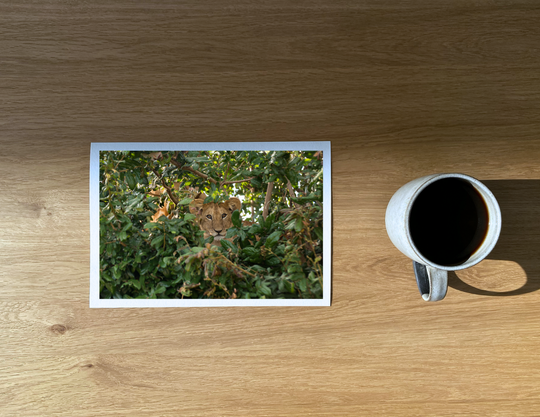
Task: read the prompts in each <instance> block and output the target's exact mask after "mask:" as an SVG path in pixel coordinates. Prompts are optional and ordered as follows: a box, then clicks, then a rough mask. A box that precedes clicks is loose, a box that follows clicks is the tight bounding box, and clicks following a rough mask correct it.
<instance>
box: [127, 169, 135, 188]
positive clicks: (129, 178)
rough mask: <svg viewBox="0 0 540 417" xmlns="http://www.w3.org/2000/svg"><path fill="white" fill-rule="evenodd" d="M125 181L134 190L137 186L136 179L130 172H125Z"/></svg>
mask: <svg viewBox="0 0 540 417" xmlns="http://www.w3.org/2000/svg"><path fill="white" fill-rule="evenodd" d="M125 178H126V181H127V183H128V186H129V188H131V189H132V190H134V189H135V188H136V187H137V180H136V179H135V177H134V176H133V174H132V173H131V172H126V177H125Z"/></svg>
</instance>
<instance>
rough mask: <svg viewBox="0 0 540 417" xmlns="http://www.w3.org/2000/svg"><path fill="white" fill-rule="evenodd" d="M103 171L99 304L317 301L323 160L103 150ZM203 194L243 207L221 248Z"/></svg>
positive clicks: (298, 155) (295, 155)
mask: <svg viewBox="0 0 540 417" xmlns="http://www.w3.org/2000/svg"><path fill="white" fill-rule="evenodd" d="M100 168H101V170H100V181H101V195H100V235H101V240H100V296H101V298H168V299H170V298H191V299H199V298H229V299H234V298H259V299H260V298H322V269H323V268H322V263H323V260H322V241H323V233H322V230H323V228H322V218H323V216H322V213H323V210H322V178H323V174H322V153H321V152H285V151H272V152H263V151H260V152H255V151H251V152H247V151H246V152H232V151H227V152H210V151H201V152H172V151H168V152H154V153H147V152H133V151H123V152H105V151H102V152H101V154H100ZM269 183H273V192H272V198H271V200H270V205H269V214H267V213H266V212H265V211H264V202H265V197H266V195H267V190H268V184H269ZM160 190H166V191H164V192H163V193H160V192H159V191H160ZM199 192H204V193H205V194H206V195H207V198H206V200H205V202H211V201H214V202H219V201H224V200H227V199H228V198H229V196H237V197H240V198H241V199H242V200H243V205H242V213H240V212H238V211H235V212H234V213H233V214H232V223H233V227H232V228H230V229H229V230H228V231H227V238H230V240H225V239H224V240H221V245H215V246H214V245H210V243H211V240H212V239H213V238H211V237H210V238H207V239H205V238H204V234H203V232H202V231H201V230H200V229H199V226H198V223H197V219H196V216H195V215H194V214H192V213H190V211H189V203H190V202H191V201H192V200H193V199H194V198H196V197H197V196H198V194H199ZM163 207H166V208H168V210H166V211H165V210H164V209H163ZM160 208H162V211H161V213H163V214H164V215H163V216H161V217H160V218H159V219H156V218H155V217H154V221H153V216H155V215H156V213H157V212H158V210H159V209H160ZM242 219H244V220H246V219H250V223H249V225H244V224H245V223H244V224H243V223H242Z"/></svg>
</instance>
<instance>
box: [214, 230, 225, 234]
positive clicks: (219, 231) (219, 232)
mask: <svg viewBox="0 0 540 417" xmlns="http://www.w3.org/2000/svg"><path fill="white" fill-rule="evenodd" d="M214 230H216V229H214ZM222 230H223V229H221V230H216V233H217V234H218V235H219V234H221V231H222Z"/></svg>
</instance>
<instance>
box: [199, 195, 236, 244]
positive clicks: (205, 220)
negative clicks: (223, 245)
mask: <svg viewBox="0 0 540 417" xmlns="http://www.w3.org/2000/svg"><path fill="white" fill-rule="evenodd" d="M203 201H204V200H203V199H195V200H193V201H192V202H191V204H190V205H189V210H190V211H191V213H193V214H195V215H196V216H197V221H198V222H199V226H200V228H201V230H203V231H204V232H205V233H204V236H205V238H206V237H208V236H213V237H214V242H215V243H217V242H219V241H220V240H221V239H223V238H224V237H225V235H226V234H227V229H229V228H230V227H231V226H232V220H231V216H232V213H233V211H235V210H240V209H241V208H242V203H241V202H240V200H239V199H238V198H236V197H232V198H230V199H229V200H227V201H224V202H222V203H207V204H203Z"/></svg>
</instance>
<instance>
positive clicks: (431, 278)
mask: <svg viewBox="0 0 540 417" xmlns="http://www.w3.org/2000/svg"><path fill="white" fill-rule="evenodd" d="M413 269H414V276H415V277H416V283H417V284H418V289H419V290H420V294H422V298H423V299H424V300H425V301H439V300H442V299H443V298H444V297H445V295H446V290H447V289H448V271H444V270H442V269H437V268H433V267H432V266H426V265H424V264H421V263H418V262H416V261H413Z"/></svg>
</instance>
